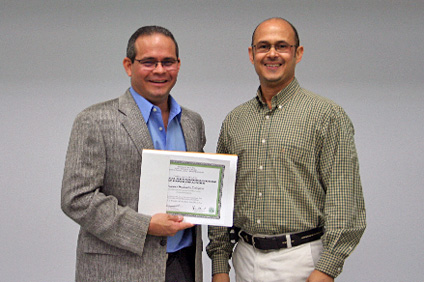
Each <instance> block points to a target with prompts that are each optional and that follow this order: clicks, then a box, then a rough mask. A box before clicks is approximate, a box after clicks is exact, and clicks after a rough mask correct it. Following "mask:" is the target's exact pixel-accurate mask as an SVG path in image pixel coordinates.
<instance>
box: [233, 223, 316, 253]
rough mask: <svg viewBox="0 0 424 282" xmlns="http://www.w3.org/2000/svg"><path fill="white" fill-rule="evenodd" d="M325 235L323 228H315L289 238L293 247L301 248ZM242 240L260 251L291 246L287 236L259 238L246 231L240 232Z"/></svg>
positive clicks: (291, 235) (290, 235)
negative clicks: (300, 246)
mask: <svg viewBox="0 0 424 282" xmlns="http://www.w3.org/2000/svg"><path fill="white" fill-rule="evenodd" d="M323 234H324V230H323V228H322V227H318V228H314V229H311V230H308V231H304V232H299V233H294V234H289V235H288V237H289V238H290V239H289V243H290V242H291V246H292V247H295V246H299V245H302V244H304V243H308V242H312V241H315V240H318V239H319V238H321V236H322V235H323ZM239 236H240V238H242V239H243V241H245V242H246V243H248V244H250V245H252V246H253V247H255V248H256V249H260V250H264V251H266V250H278V249H282V248H287V247H290V244H287V236H286V235H279V236H274V237H259V236H256V235H253V236H252V235H250V234H248V233H246V232H244V231H240V233H239Z"/></svg>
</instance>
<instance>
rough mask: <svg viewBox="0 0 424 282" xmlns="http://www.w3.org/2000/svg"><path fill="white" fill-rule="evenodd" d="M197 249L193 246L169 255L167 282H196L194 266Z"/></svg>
mask: <svg viewBox="0 0 424 282" xmlns="http://www.w3.org/2000/svg"><path fill="white" fill-rule="evenodd" d="M195 255H196V247H195V246H191V247H187V248H184V249H181V250H179V251H177V252H175V253H169V254H168V260H167V261H166V278H165V281H166V282H195V281H194V277H195V276H194V264H195Z"/></svg>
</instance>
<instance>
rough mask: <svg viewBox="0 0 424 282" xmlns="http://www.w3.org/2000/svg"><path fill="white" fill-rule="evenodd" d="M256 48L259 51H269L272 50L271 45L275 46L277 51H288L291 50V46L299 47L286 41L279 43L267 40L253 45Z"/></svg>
mask: <svg viewBox="0 0 424 282" xmlns="http://www.w3.org/2000/svg"><path fill="white" fill-rule="evenodd" d="M252 47H253V48H255V49H256V52H257V53H268V52H269V50H271V47H274V49H275V51H277V52H278V53H288V52H290V48H291V47H296V48H297V47H298V46H297V45H289V44H287V43H285V42H280V43H277V44H269V43H267V42H261V43H258V44H256V45H252Z"/></svg>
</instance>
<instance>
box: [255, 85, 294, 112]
mask: <svg viewBox="0 0 424 282" xmlns="http://www.w3.org/2000/svg"><path fill="white" fill-rule="evenodd" d="M299 88H300V84H299V82H298V81H297V79H296V78H294V79H293V80H292V82H290V84H289V85H287V86H286V87H285V88H283V89H282V90H281V91H280V92H278V93H277V95H275V96H274V97H272V100H271V105H272V108H273V109H274V108H275V107H279V106H283V105H284V104H285V103H287V102H288V101H289V100H290V99H291V98H292V97H293V95H294V94H295V93H296V92H297V90H298V89H299ZM256 98H257V99H258V102H259V103H261V104H262V105H263V106H266V103H265V101H264V99H263V98H262V91H261V87H260V86H259V88H258V91H257V92H256Z"/></svg>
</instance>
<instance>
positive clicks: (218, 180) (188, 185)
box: [166, 160, 225, 219]
mask: <svg viewBox="0 0 424 282" xmlns="http://www.w3.org/2000/svg"><path fill="white" fill-rule="evenodd" d="M224 171H225V165H218V164H216V163H203V162H190V161H181V160H170V164H169V179H168V195H167V196H168V197H167V211H166V212H167V213H168V214H180V215H190V216H192V217H200V218H215V219H219V218H220V211H221V197H222V187H223V180H224Z"/></svg>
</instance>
